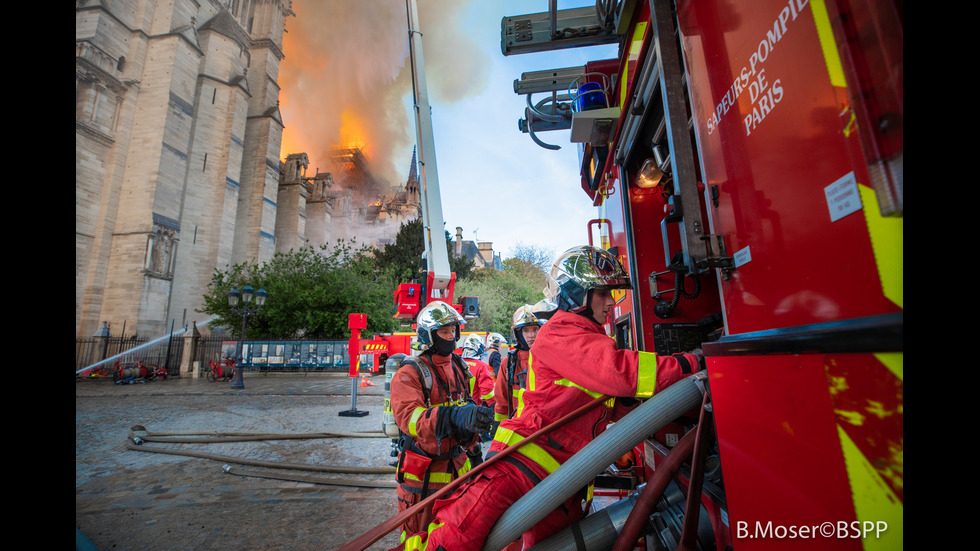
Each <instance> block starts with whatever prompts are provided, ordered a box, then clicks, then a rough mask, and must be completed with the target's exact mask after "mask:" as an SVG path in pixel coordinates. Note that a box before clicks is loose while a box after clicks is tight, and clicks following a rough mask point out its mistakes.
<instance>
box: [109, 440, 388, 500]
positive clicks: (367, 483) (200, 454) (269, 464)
mask: <svg viewBox="0 0 980 551" xmlns="http://www.w3.org/2000/svg"><path fill="white" fill-rule="evenodd" d="M138 432H139V433H141V434H137V433H138ZM338 437H342V438H388V437H387V436H386V435H385V434H384V433H382V432H315V433H255V432H211V433H200V432H158V433H151V432H148V431H147V430H146V428H145V427H143V426H141V425H136V426H134V427H132V428H131V429H130V430H129V441H128V442H127V443H126V448H127V449H129V450H132V451H142V452H151V453H162V454H169V455H182V456H186V457H197V458H200V459H211V460H214V461H221V462H224V463H226V464H225V466H224V471H225V472H226V473H229V474H235V475H240V476H253V477H262V478H274V479H278V480H293V481H296V482H308V483H311V484H331V485H335V486H355V487H362V488H394V487H396V484H395V482H394V481H392V480H370V479H350V478H342V479H341V478H316V477H309V476H299V475H283V474H275V473H270V472H262V471H246V470H241V469H237V468H233V467H231V466H230V465H228V464H227V463H238V464H241V465H251V466H253V467H265V468H270V469H292V470H301V471H311V472H324V473H341V474H394V472H395V468H394V467H389V466H384V467H362V466H348V465H319V464H310V463H290V462H281V461H264V460H259V459H249V458H245V457H237V456H231V455H222V454H215V453H210V452H205V451H201V450H191V449H175V448H162V447H156V446H144V445H143V444H144V443H146V442H157V443H198V444H200V443H204V444H211V443H217V442H250V441H260V440H296V439H317V438H338Z"/></svg>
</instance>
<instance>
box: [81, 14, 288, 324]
mask: <svg viewBox="0 0 980 551" xmlns="http://www.w3.org/2000/svg"><path fill="white" fill-rule="evenodd" d="M290 15H293V13H292V11H291V2H290V1H289V0H171V1H169V2H143V1H141V0H115V1H113V2H101V1H97V0H79V1H77V2H76V23H75V39H76V81H75V99H76V106H75V128H76V139H75V144H76V147H75V150H76V155H75V199H76V207H75V233H76V238H75V268H76V276H75V326H76V335H78V336H88V335H91V334H92V333H94V332H95V331H96V330H97V329H98V328H99V327H100V326H101V323H102V321H108V322H109V323H110V326H111V328H112V330H113V331H114V332H118V331H119V330H121V329H122V326H123V325H124V324H125V325H126V330H127V334H131V333H133V332H136V333H140V334H144V335H148V336H157V335H162V334H164V333H165V332H166V331H167V330H169V328H170V324H171V323H174V324H175V325H176V326H177V327H183V326H185V325H186V324H188V323H190V322H192V321H202V320H201V319H200V318H201V317H202V316H201V315H200V314H197V313H196V312H195V309H197V308H199V307H201V306H202V304H203V298H202V297H203V294H204V292H206V288H207V284H208V282H209V281H210V277H211V275H212V274H213V272H214V270H215V268H224V267H225V266H227V265H229V264H232V263H236V262H242V261H246V260H257V259H258V260H263V259H266V258H269V257H271V255H272V252H273V250H274V243H275V222H274V221H275V217H276V194H277V184H278V173H279V169H278V165H279V162H278V157H279V147H280V143H281V134H282V128H283V125H282V120H281V116H280V114H279V111H278V94H279V86H278V84H277V82H276V79H277V78H278V67H279V63H280V61H281V60H282V58H283V55H282V34H283V30H284V28H285V20H286V17H288V16H290ZM240 241H241V242H240Z"/></svg>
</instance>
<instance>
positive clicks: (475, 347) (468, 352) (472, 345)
mask: <svg viewBox="0 0 980 551" xmlns="http://www.w3.org/2000/svg"><path fill="white" fill-rule="evenodd" d="M462 348H463V357H464V358H479V357H480V356H482V355H483V352H484V351H485V350H486V347H484V346H483V339H481V338H480V335H476V334H473V333H471V334H469V335H467V336H466V338H464V339H463V346H462Z"/></svg>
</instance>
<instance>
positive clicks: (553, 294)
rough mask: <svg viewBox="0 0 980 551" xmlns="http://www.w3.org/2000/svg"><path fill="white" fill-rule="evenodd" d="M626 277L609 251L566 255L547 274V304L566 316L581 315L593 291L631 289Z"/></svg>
mask: <svg viewBox="0 0 980 551" xmlns="http://www.w3.org/2000/svg"><path fill="white" fill-rule="evenodd" d="M632 288H633V286H632V285H631V284H630V278H629V274H627V273H626V270H625V269H623V265H622V264H620V263H619V260H617V259H616V257H615V256H613V254H612V253H611V252H609V251H606V250H603V249H599V248H596V247H592V246H588V245H585V246H581V247H572V248H571V249H568V250H567V251H565V252H564V253H563V254H562V255H561V256H560V257H558V260H556V261H555V264H554V266H552V267H551V273H550V274H548V286H547V287H545V289H544V296H545V298H546V299H547V300H549V301H551V302H553V303H555V304H556V305H557V306H558V308H560V309H562V310H565V311H566V312H573V313H577V312H581V311H582V310H583V309H584V308H585V306H586V301H587V298H588V294H589V291H590V290H592V289H632Z"/></svg>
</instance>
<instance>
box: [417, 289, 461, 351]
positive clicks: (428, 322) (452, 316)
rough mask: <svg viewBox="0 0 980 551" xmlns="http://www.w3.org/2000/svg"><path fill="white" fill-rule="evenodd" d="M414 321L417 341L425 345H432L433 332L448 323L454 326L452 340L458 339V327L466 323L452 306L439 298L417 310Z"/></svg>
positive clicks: (433, 340)
mask: <svg viewBox="0 0 980 551" xmlns="http://www.w3.org/2000/svg"><path fill="white" fill-rule="evenodd" d="M415 323H416V333H417V334H418V336H419V342H421V343H422V344H423V345H425V346H432V343H433V342H435V339H434V338H433V335H434V334H435V332H436V331H438V330H439V329H441V328H443V327H446V326H448V325H455V326H456V337H455V338H453V341H454V342H455V341H457V340H459V328H460V327H461V326H463V325H464V324H465V323H466V320H465V319H463V316H461V315H459V312H457V311H456V309H455V308H453V307H452V306H450V305H448V304H446V303H445V302H442V301H441V300H435V301H432V302H430V303H429V304H427V305H426V306H425V308H423V309H422V311H420V312H419V315H418V317H416V318H415Z"/></svg>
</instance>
